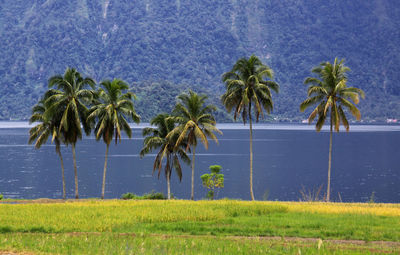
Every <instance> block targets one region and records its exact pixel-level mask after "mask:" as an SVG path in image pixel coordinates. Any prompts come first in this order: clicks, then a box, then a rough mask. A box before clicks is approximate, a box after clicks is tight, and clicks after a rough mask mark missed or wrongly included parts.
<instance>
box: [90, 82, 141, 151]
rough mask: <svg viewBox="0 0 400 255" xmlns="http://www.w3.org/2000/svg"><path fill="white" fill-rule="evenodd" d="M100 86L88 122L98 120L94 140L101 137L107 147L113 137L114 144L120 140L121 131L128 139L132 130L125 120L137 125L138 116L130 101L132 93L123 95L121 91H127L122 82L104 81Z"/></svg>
mask: <svg viewBox="0 0 400 255" xmlns="http://www.w3.org/2000/svg"><path fill="white" fill-rule="evenodd" d="M101 86H102V88H100V89H99V90H98V91H97V96H96V99H95V100H94V101H95V104H94V106H92V108H91V109H90V114H89V116H88V121H89V122H92V121H93V120H94V119H95V118H97V119H98V121H97V123H96V125H95V129H94V132H95V135H96V139H97V140H99V139H100V138H101V137H102V138H103V140H104V142H105V143H106V144H107V145H109V144H110V143H111V140H112V138H113V137H115V143H117V142H118V139H119V140H121V130H123V131H124V132H125V133H126V134H127V135H128V137H129V138H130V137H131V136H132V130H131V128H130V127H129V124H128V120H127V119H132V120H133V121H134V122H136V123H139V121H140V116H139V115H137V114H136V111H135V108H134V105H133V101H132V100H133V99H134V98H135V95H134V94H133V93H132V92H126V93H123V90H127V89H129V86H128V85H127V84H126V83H125V82H124V81H122V80H119V79H114V80H113V81H109V80H106V81H103V82H101Z"/></svg>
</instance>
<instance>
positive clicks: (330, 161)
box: [326, 118, 333, 202]
mask: <svg viewBox="0 0 400 255" xmlns="http://www.w3.org/2000/svg"><path fill="white" fill-rule="evenodd" d="M332 135H333V132H332V118H331V129H330V134H329V160H328V187H327V191H326V201H327V202H329V200H330V195H331V165H332Z"/></svg>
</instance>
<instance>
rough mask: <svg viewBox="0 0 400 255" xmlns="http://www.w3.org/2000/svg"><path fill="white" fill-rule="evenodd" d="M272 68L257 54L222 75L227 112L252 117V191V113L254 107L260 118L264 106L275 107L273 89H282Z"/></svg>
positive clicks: (251, 133) (251, 128)
mask: <svg viewBox="0 0 400 255" xmlns="http://www.w3.org/2000/svg"><path fill="white" fill-rule="evenodd" d="M265 78H269V79H271V80H272V79H273V71H272V69H271V68H269V67H268V66H267V65H264V64H263V63H262V62H261V61H260V60H259V59H258V58H257V57H256V56H254V55H252V56H251V57H250V58H248V59H247V58H241V59H239V60H238V61H237V62H236V63H235V65H234V66H233V68H232V70H231V71H230V72H226V73H224V74H223V75H222V81H223V82H224V83H225V86H226V92H225V93H224V94H223V95H222V97H221V100H222V103H223V105H224V106H225V107H226V109H227V110H228V112H231V111H232V109H234V115H233V116H234V119H235V121H236V118H237V116H238V115H240V114H241V116H242V119H243V123H244V124H246V121H247V118H249V124H250V195H251V200H254V193H253V127H252V123H253V117H252V111H253V112H254V116H255V118H256V122H258V120H259V117H260V116H261V117H263V116H264V110H266V111H267V113H268V114H269V113H270V112H271V111H272V109H273V102H272V95H271V90H273V91H275V92H276V93H278V92H279V85H278V84H277V83H276V82H273V81H271V80H265Z"/></svg>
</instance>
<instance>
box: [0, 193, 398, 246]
mask: <svg viewBox="0 0 400 255" xmlns="http://www.w3.org/2000/svg"><path fill="white" fill-rule="evenodd" d="M21 202H23V201H19V203H21ZM0 220H1V224H0V250H3V251H19V252H20V251H25V252H33V253H56V254H163V253H169V254H217V253H225V254H265V253H271V254H299V252H300V253H301V254H316V253H319V254H337V253H339V254H368V253H370V254H375V253H377V252H384V253H393V254H398V253H400V205H398V204H342V203H299V202H246V201H230V200H222V201H196V202H192V201H181V200H176V201H122V200H106V201H98V200H86V201H78V202H76V201H67V202H60V203H35V201H28V203H26V204H25V203H24V204H0ZM0 254H1V253H0Z"/></svg>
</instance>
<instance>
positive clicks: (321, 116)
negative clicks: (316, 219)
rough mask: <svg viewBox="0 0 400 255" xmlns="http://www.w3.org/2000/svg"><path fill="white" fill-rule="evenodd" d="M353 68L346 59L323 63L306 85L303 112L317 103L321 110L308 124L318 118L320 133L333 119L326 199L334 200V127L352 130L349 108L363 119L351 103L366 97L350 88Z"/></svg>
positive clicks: (313, 113) (307, 80) (317, 128)
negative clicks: (350, 72)
mask: <svg viewBox="0 0 400 255" xmlns="http://www.w3.org/2000/svg"><path fill="white" fill-rule="evenodd" d="M348 71H350V68H348V67H347V66H345V65H344V60H343V59H342V60H340V61H338V59H337V58H335V62H334V63H333V65H332V64H331V63H329V62H323V63H321V64H320V65H319V66H317V67H315V68H313V69H312V72H313V73H314V74H316V75H317V76H318V78H315V77H308V78H306V80H305V81H304V84H306V85H310V86H309V87H308V91H307V96H308V97H307V99H306V100H304V101H303V102H302V103H301V104H300V111H301V112H303V111H304V110H305V109H307V108H308V107H310V106H312V105H315V104H317V107H316V108H315V109H314V110H313V111H312V112H311V114H310V116H309V117H308V123H311V122H312V121H313V120H314V118H315V117H316V116H317V115H318V120H317V123H316V125H315V128H316V130H317V132H319V131H321V128H322V126H323V125H324V123H325V120H326V118H327V117H329V119H330V136H329V160H328V161H329V162H328V186H327V191H326V200H327V201H328V202H329V200H330V186H331V163H332V134H333V127H334V128H335V131H336V132H339V126H340V124H343V126H344V127H345V128H346V131H349V122H348V120H347V117H346V114H345V111H344V110H345V109H347V110H348V111H349V112H350V113H351V114H352V115H353V116H354V117H356V119H357V120H360V119H361V113H360V111H359V110H358V109H357V107H356V106H355V105H354V104H353V103H351V102H350V101H349V100H351V101H353V102H354V103H355V104H358V103H359V101H360V96H361V97H362V98H364V97H365V94H364V91H362V90H361V89H358V88H354V87H347V84H346V83H347V75H346V73H347V72H348Z"/></svg>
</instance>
